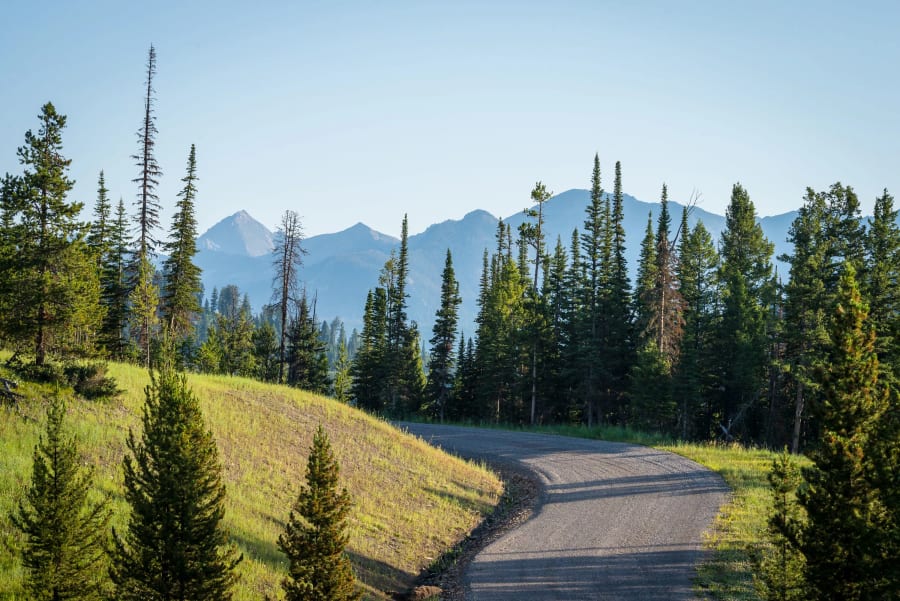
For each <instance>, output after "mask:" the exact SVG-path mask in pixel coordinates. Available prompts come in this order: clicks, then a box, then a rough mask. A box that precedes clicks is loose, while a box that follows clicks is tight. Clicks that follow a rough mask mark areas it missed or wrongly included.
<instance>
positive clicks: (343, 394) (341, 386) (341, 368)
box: [333, 336, 353, 403]
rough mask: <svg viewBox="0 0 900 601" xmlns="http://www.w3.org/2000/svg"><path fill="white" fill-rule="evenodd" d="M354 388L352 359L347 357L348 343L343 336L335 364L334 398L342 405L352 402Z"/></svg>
mask: <svg viewBox="0 0 900 601" xmlns="http://www.w3.org/2000/svg"><path fill="white" fill-rule="evenodd" d="M352 386H353V377H352V376H351V375H350V359H349V357H348V356H347V343H346V342H345V341H344V336H341V339H340V342H339V343H338V356H337V361H336V362H335V364H334V385H333V394H334V398H335V399H337V400H338V401H340V402H341V403H346V402H348V401H349V400H350V398H351V397H350V392H351V389H352Z"/></svg>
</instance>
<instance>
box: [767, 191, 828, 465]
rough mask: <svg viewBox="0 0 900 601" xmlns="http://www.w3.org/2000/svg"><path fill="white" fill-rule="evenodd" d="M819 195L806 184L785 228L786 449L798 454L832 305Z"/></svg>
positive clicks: (823, 210) (822, 204)
mask: <svg viewBox="0 0 900 601" xmlns="http://www.w3.org/2000/svg"><path fill="white" fill-rule="evenodd" d="M828 219H829V217H828V206H827V203H826V199H825V196H824V195H823V194H818V193H816V192H815V191H814V190H812V189H811V188H807V190H806V196H805V197H804V203H803V206H801V207H800V209H799V211H798V214H797V218H796V219H794V222H793V223H792V224H791V229H790V230H789V232H788V242H790V243H792V244H793V252H792V253H791V254H790V255H783V256H781V257H779V258H780V259H781V260H782V261H786V262H788V263H790V266H791V267H790V279H789V280H788V283H787V284H786V285H785V323H784V333H783V340H784V343H785V356H784V367H785V369H786V371H787V373H788V375H789V379H790V382H791V386H792V392H793V396H794V403H793V405H794V407H793V420H792V421H793V432H792V436H791V452H793V453H799V452H800V443H801V435H802V432H803V424H804V421H805V419H806V415H807V413H808V409H807V405H808V404H810V400H811V403H813V404H814V403H815V402H816V400H815V399H816V395H817V391H816V381H815V380H816V379H815V377H814V375H815V370H816V369H817V368H818V366H819V365H821V364H822V363H823V362H824V361H825V355H826V349H827V345H828V333H827V331H826V321H827V320H826V315H827V314H828V312H829V310H830V308H831V305H832V303H833V300H832V297H831V295H830V294H829V292H828V290H827V288H826V285H827V282H828V280H829V278H830V273H831V270H832V267H831V262H832V253H833V247H834V244H833V243H832V240H831V239H830V238H829V237H828V233H827V224H828Z"/></svg>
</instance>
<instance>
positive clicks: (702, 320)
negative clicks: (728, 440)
mask: <svg viewBox="0 0 900 601" xmlns="http://www.w3.org/2000/svg"><path fill="white" fill-rule="evenodd" d="M681 231H682V233H681V245H680V247H679V251H678V260H679V262H678V289H679V292H680V293H681V297H682V299H684V334H683V336H682V340H681V352H680V354H679V359H678V365H677V369H676V374H675V382H674V391H675V398H676V400H678V401H679V404H680V417H679V421H680V425H681V429H680V430H681V431H680V434H681V438H682V439H684V440H688V439H691V438H699V439H705V438H706V437H707V436H709V434H710V432H711V426H712V424H710V423H709V410H708V402H709V398H710V397H711V395H712V394H713V391H712V388H713V386H714V385H715V372H714V370H713V366H714V365H715V361H713V358H714V357H713V356H714V349H715V344H714V338H715V334H716V329H717V322H716V320H717V319H718V310H717V305H718V282H717V279H716V276H717V274H716V271H717V269H718V264H719V255H718V253H716V248H715V245H714V244H713V240H712V236H710V234H709V232H708V231H707V230H706V227H704V225H703V222H702V221H698V222H697V224H696V225H695V226H694V228H693V229H692V230H688V226H687V209H685V211H684V214H683V217H682V225H681Z"/></svg>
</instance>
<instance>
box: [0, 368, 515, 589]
mask: <svg viewBox="0 0 900 601" xmlns="http://www.w3.org/2000/svg"><path fill="white" fill-rule="evenodd" d="M110 374H111V375H112V376H113V377H115V378H116V379H117V381H118V383H119V386H120V388H123V389H125V393H124V394H123V395H122V396H121V398H120V399H118V400H116V401H112V402H108V403H94V402H87V401H81V400H74V401H71V402H70V406H69V419H68V424H69V428H70V431H72V432H74V433H75V435H76V436H77V437H78V439H79V441H80V443H81V447H82V451H83V452H84V453H85V454H86V456H87V460H88V461H89V462H90V463H92V464H95V465H96V466H97V477H96V481H97V483H98V485H99V488H100V489H101V490H102V491H103V494H105V495H107V496H109V498H110V500H111V503H112V507H113V509H114V512H115V517H114V520H113V524H114V526H115V527H117V528H121V527H123V526H124V523H125V522H124V520H125V517H126V514H127V510H128V507H127V505H126V504H125V503H124V500H123V499H122V492H121V491H122V470H121V464H122V457H123V454H124V452H125V436H126V434H127V432H128V430H129V428H133V429H135V431H136V432H139V431H140V420H139V416H140V411H141V406H142V404H143V387H144V386H145V385H146V384H147V383H148V381H149V379H148V376H147V372H146V371H145V370H142V369H139V368H137V367H133V366H128V365H118V364H111V365H110ZM189 382H190V385H191V387H192V388H193V389H194V391H195V392H196V393H197V394H198V396H199V398H200V400H201V404H202V407H203V411H204V417H205V419H206V423H207V426H208V427H209V428H210V430H211V431H212V433H213V435H214V436H215V439H216V441H217V443H218V446H219V453H220V459H221V461H222V464H223V466H224V471H225V480H226V482H227V486H228V501H227V510H226V517H225V524H226V527H227V529H228V530H229V532H230V534H231V537H232V540H233V541H234V542H235V543H236V544H237V545H238V546H239V548H240V550H241V552H242V553H243V554H244V561H243V562H242V564H241V565H240V567H239V570H240V573H241V580H240V582H239V585H238V589H237V591H236V594H235V600H236V601H244V600H251V599H253V600H257V599H263V597H264V595H266V594H269V595H272V594H277V593H278V592H279V590H280V587H279V583H280V580H281V578H282V577H283V575H284V573H285V569H286V562H285V560H284V558H283V556H282V555H281V553H280V552H279V550H278V548H277V545H276V542H275V541H276V540H277V538H278V535H279V534H280V533H281V531H282V528H283V524H284V522H285V521H286V519H287V516H288V512H289V510H290V507H291V505H292V503H293V501H294V499H295V498H296V495H297V494H298V492H299V490H300V485H301V483H303V478H304V471H305V468H306V457H307V454H308V452H309V447H310V444H311V442H312V434H313V431H314V430H315V428H316V426H317V425H318V424H319V423H321V424H322V425H323V426H324V427H325V430H326V431H327V432H328V434H329V436H330V438H331V441H332V444H333V446H334V450H335V454H336V456H337V459H338V461H339V462H340V466H341V480H342V483H343V484H344V485H345V486H346V487H347V488H348V489H349V491H350V493H351V495H352V496H353V500H354V504H355V506H354V510H353V513H352V517H351V536H350V545H349V548H348V551H349V554H350V556H351V559H352V560H353V564H354V567H355V569H356V573H357V575H358V577H359V578H360V579H361V580H362V581H363V582H364V583H365V585H366V591H367V598H373V599H383V598H387V596H386V595H385V594H384V593H383V591H390V590H403V589H405V588H406V587H408V586H409V585H410V583H412V581H413V579H414V578H415V576H416V575H417V574H418V573H419V571H420V570H421V569H422V568H423V567H425V566H427V565H428V564H429V563H430V562H431V561H432V559H434V558H437V557H438V556H439V555H440V554H441V553H442V551H444V550H446V549H447V548H448V547H450V546H452V545H453V544H455V543H456V542H457V541H459V540H460V539H461V538H462V537H464V536H465V535H466V534H467V533H468V532H469V531H470V530H471V529H472V528H474V527H475V525H476V524H477V523H478V522H479V521H480V519H481V515H482V514H483V513H484V512H487V511H489V510H490V508H491V507H492V506H493V504H495V503H496V501H497V499H498V496H499V493H500V489H501V484H500V482H499V481H498V480H497V479H496V477H495V476H494V475H493V474H491V473H490V472H488V471H486V470H484V469H482V468H479V467H477V466H473V465H471V464H468V463H464V462H462V461H460V460H458V459H456V458H454V457H450V456H449V455H446V454H444V453H442V452H440V451H437V450H436V449H433V448H432V447H430V446H428V445H427V444H425V443H424V442H422V441H421V440H418V439H416V438H414V437H411V436H409V435H406V434H403V433H401V432H399V431H398V430H396V429H394V428H393V427H391V426H390V425H388V424H386V423H384V422H382V421H379V420H377V419H374V418H372V417H370V416H368V415H366V414H364V413H362V412H360V411H357V410H355V409H353V408H350V407H347V406H345V405H342V404H339V403H337V402H335V401H333V400H331V399H326V398H323V397H319V396H316V395H313V394H310V393H306V392H303V391H299V390H294V389H290V388H286V387H283V386H273V385H267V384H262V383H258V382H255V381H252V380H246V379H241V378H231V377H224V376H222V377H209V376H190V377H189ZM21 391H22V392H24V393H25V394H26V395H28V396H35V397H37V396H38V393H39V391H38V390H37V388H36V387H35V386H33V385H23V386H22V389H21ZM48 392H50V391H48ZM44 405H45V404H44V403H43V402H41V401H39V400H31V401H25V402H23V403H22V404H21V409H20V411H19V412H18V413H17V412H15V411H12V410H9V409H8V408H5V407H4V408H0V599H16V598H22V597H21V596H19V597H17V593H18V592H19V591H20V589H19V585H20V581H21V577H22V571H21V567H20V566H19V563H18V559H17V557H16V556H15V555H14V554H13V553H11V551H10V547H15V546H16V545H18V544H19V538H18V534H17V533H16V532H15V530H14V529H13V527H12V525H11V523H10V521H9V513H10V511H11V510H12V509H13V507H15V504H16V502H17V500H18V498H19V496H20V495H21V491H22V490H23V488H24V487H25V486H27V485H28V482H29V479H30V474H31V455H32V451H33V448H34V445H35V443H36V442H37V439H38V435H39V434H40V433H41V432H42V430H43V423H44V413H45V407H44Z"/></svg>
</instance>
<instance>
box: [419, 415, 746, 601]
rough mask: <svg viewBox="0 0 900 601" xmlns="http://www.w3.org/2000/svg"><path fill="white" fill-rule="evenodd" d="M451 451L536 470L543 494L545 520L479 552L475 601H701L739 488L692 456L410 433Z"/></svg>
mask: <svg viewBox="0 0 900 601" xmlns="http://www.w3.org/2000/svg"><path fill="white" fill-rule="evenodd" d="M402 427H404V428H406V429H407V430H409V432H411V433H412V434H415V435H417V436H420V437H421V438H423V439H424V440H426V441H428V442H430V443H432V444H434V445H435V446H439V447H441V448H443V449H445V450H446V451H449V452H451V453H454V454H457V455H460V456H462V457H466V458H469V459H478V460H484V461H486V462H488V463H494V464H506V465H511V466H517V467H525V468H526V469H529V470H531V471H533V472H534V473H535V474H537V476H538V478H539V479H540V481H541V483H542V486H543V490H542V493H541V496H540V500H539V501H538V504H537V507H536V508H535V512H534V515H533V516H532V517H531V519H529V520H528V521H526V522H525V523H524V524H522V525H521V526H519V527H517V528H515V529H513V530H511V531H510V532H507V533H506V534H504V535H503V536H501V537H500V538H499V539H498V540H496V541H494V542H492V543H491V544H489V545H488V546H487V547H485V548H484V549H483V550H482V551H480V552H479V553H478V554H477V555H476V556H475V559H474V560H473V561H472V563H471V564H470V565H469V568H468V571H467V573H466V575H465V586H466V599H467V600H470V601H511V600H516V601H538V600H567V601H575V600H581V599H584V600H587V599H590V600H600V599H602V600H607V599H609V600H614V599H623V600H624V599H628V600H649V601H657V600H658V601H672V600H682V599H693V598H695V596H694V594H693V590H692V579H693V577H694V575H695V570H696V565H697V563H698V562H699V561H700V560H701V558H702V555H703V553H704V551H703V533H704V532H705V531H707V530H708V529H709V528H711V527H712V524H713V520H714V518H715V516H716V514H717V513H718V511H719V509H720V507H721V506H722V505H723V504H724V503H725V502H726V501H727V499H728V495H729V489H728V487H727V486H726V485H725V483H724V482H723V481H722V479H721V478H720V477H719V476H718V474H715V473H714V472H712V471H710V470H708V469H707V468H705V467H703V466H701V465H699V464H697V463H695V462H693V461H691V460H689V459H686V458H684V457H681V456H678V455H674V454H672V453H668V452H665V451H659V450H656V449H651V448H648V447H643V446H640V445H633V444H625V443H614V442H604V441H596V440H585V439H579V438H569V437H564V436H553V435H545V434H531V433H523V432H505V431H499V430H486V429H480V428H463V427H457V426H440V425H434V424H412V423H404V424H402Z"/></svg>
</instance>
